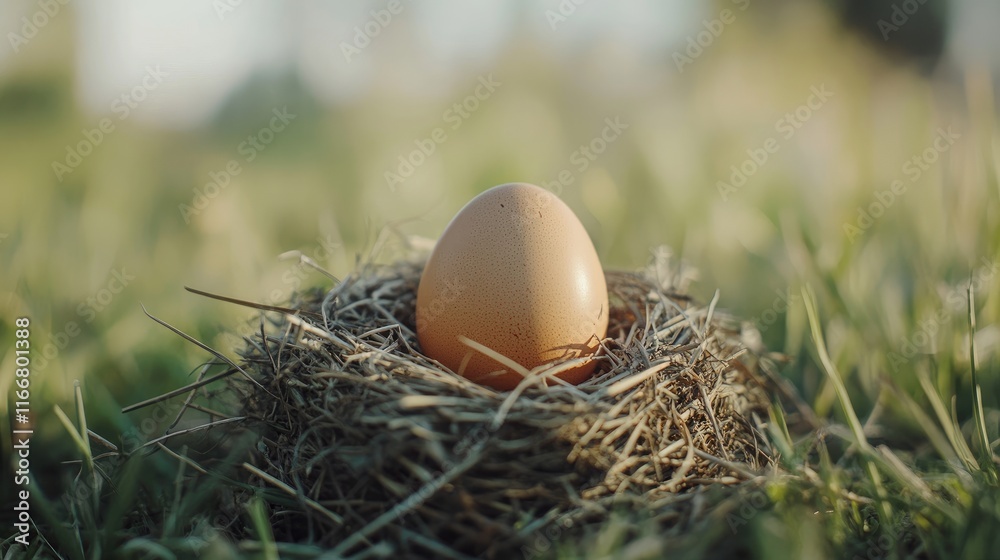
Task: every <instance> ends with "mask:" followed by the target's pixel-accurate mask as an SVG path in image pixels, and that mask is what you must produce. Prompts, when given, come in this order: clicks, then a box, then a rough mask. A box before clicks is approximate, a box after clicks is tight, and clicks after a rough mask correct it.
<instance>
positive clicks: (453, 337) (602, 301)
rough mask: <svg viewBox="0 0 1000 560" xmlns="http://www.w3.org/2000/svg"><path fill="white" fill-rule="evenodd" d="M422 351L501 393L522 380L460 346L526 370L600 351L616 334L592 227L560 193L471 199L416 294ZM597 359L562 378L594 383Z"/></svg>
mask: <svg viewBox="0 0 1000 560" xmlns="http://www.w3.org/2000/svg"><path fill="white" fill-rule="evenodd" d="M416 322H417V325H416V326H417V338H418V339H419V341H420V346H421V348H422V350H423V352H424V353H425V354H426V355H427V356H429V357H431V358H433V359H435V360H437V361H439V362H440V363H441V364H443V365H445V366H446V367H448V368H449V369H451V370H452V371H454V372H456V373H458V374H460V375H463V376H465V377H467V378H469V379H471V380H473V381H477V382H479V383H482V384H484V385H488V386H490V387H493V388H495V389H499V390H510V389H512V388H514V387H515V386H516V385H517V384H518V383H519V382H520V381H521V375H520V374H518V373H516V372H512V371H509V370H508V368H506V367H505V366H503V365H502V364H500V363H499V362H497V361H496V360H493V359H492V358H488V357H486V356H485V355H483V354H482V353H480V352H477V351H475V350H473V349H472V348H470V347H469V346H467V345H465V344H463V343H462V342H460V341H459V336H465V337H466V338H469V339H471V340H474V341H476V342H479V343H480V344H483V345H484V346H487V347H489V348H491V349H493V350H495V351H497V352H499V353H500V354H503V355H505V356H507V357H508V358H511V359H512V360H514V361H515V362H516V363H518V364H520V365H522V366H524V367H525V368H527V369H531V368H534V367H535V366H538V365H541V364H544V363H550V362H555V361H563V360H566V359H571V358H578V357H583V356H589V355H593V354H594V352H595V351H596V350H597V348H598V344H599V341H600V340H601V339H603V338H604V336H605V335H606V334H607V328H608V288H607V284H606V283H605V279H604V270H603V268H602V267H601V263H600V260H599V259H598V257H597V252H596V251H595V250H594V245H593V243H592V242H591V241H590V237H589V236H588V235H587V231H586V230H585V229H584V227H583V224H581V223H580V220H579V219H577V217H576V215H575V214H573V211H572V210H570V208H569V207H568V206H566V204H565V203H564V202H563V201H562V200H560V199H559V198H558V197H556V196H555V195H553V194H552V193H550V192H549V191H546V190H545V189H542V188H540V187H536V186H535V185H530V184H527V183H508V184H505V185H500V186H497V187H493V188H492V189H489V190H487V191H485V192H483V193H482V194H480V195H479V196H477V197H476V198H474V199H473V200H472V201H470V202H469V203H468V204H467V205H466V206H465V207H464V208H462V210H461V211H460V212H459V213H458V214H457V215H456V216H455V217H454V219H452V221H451V223H450V224H448V227H447V229H445V232H444V233H443V234H442V235H441V239H440V240H439V241H438V243H437V245H436V246H435V248H434V251H433V252H432V254H431V256H430V259H429V260H428V261H427V265H426V267H425V268H424V271H423V274H422V276H421V278H420V287H419V288H418V290H417V311H416ZM595 366H596V362H595V361H593V360H591V361H589V362H587V363H586V364H584V365H581V366H579V367H576V368H573V369H570V370H567V371H565V372H563V373H561V374H559V377H560V378H562V379H564V380H566V381H568V382H570V383H573V384H578V383H580V382H582V381H583V380H585V379H587V377H589V376H590V375H591V374H592V373H593V371H594V367H595Z"/></svg>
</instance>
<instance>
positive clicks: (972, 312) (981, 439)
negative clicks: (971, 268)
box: [968, 278, 997, 484]
mask: <svg viewBox="0 0 1000 560" xmlns="http://www.w3.org/2000/svg"><path fill="white" fill-rule="evenodd" d="M975 298H976V294H975V292H974V291H973V290H972V279H971V278H970V279H969V287H968V302H969V367H970V368H971V370H972V399H973V400H972V412H973V415H974V416H975V422H976V430H975V431H976V438H977V440H978V443H979V454H980V457H979V467H980V468H981V469H982V470H983V472H984V473H986V475H987V476H988V477H989V479H990V482H992V483H994V484H996V482H997V471H996V465H994V464H993V450H992V449H991V448H990V438H989V436H987V435H986V415H985V414H984V413H983V389H982V387H980V386H979V379H978V377H977V374H976V305H975V303H976V301H975Z"/></svg>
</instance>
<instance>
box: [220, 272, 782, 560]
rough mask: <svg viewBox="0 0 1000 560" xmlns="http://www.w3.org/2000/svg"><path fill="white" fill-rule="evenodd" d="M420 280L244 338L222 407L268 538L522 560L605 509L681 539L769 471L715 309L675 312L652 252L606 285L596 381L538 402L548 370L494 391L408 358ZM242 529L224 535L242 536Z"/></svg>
mask: <svg viewBox="0 0 1000 560" xmlns="http://www.w3.org/2000/svg"><path fill="white" fill-rule="evenodd" d="M422 267H423V259H422V258H420V257H412V258H406V259H403V260H401V261H398V262H395V263H393V264H388V265H385V264H382V265H377V264H362V265H359V267H358V268H357V269H356V270H355V271H354V272H352V273H351V274H350V275H349V276H348V277H347V278H345V279H343V280H342V281H338V282H336V284H335V285H334V286H333V288H332V289H329V290H313V291H308V292H303V293H300V294H297V295H296V296H295V297H293V301H292V303H291V305H290V306H289V307H288V308H276V307H270V308H266V309H265V313H264V314H265V316H266V317H267V319H268V322H267V325H268V326H267V328H262V329H261V330H260V331H259V332H258V333H257V334H256V335H255V336H252V337H248V338H247V346H246V348H245V349H244V350H243V352H242V361H241V363H240V364H239V369H240V370H242V372H241V373H243V374H245V375H239V376H233V377H231V381H230V382H229V386H228V389H227V390H228V391H233V392H235V394H236V395H238V396H239V398H240V401H241V402H242V403H243V405H242V408H243V410H240V411H238V412H237V414H236V415H237V416H239V417H243V418H245V420H243V421H242V422H241V423H242V424H243V425H244V427H251V428H252V429H253V430H254V431H255V433H257V434H258V437H259V442H258V444H257V445H256V448H255V451H254V452H253V453H252V456H251V457H250V458H249V459H247V462H246V463H245V464H244V469H243V470H242V473H243V476H244V477H245V478H244V480H243V482H244V483H248V484H249V485H250V487H259V488H266V489H268V490H270V491H277V492H280V493H287V494H288V495H290V496H291V497H292V498H291V499H289V500H287V503H286V504H284V505H277V504H274V503H272V504H270V509H269V521H270V523H271V528H272V530H273V535H274V538H275V539H276V540H277V541H279V542H298V543H304V542H310V543H313V544H316V545H320V546H323V547H325V548H329V549H332V552H333V556H350V555H356V554H359V553H362V555H364V554H363V552H362V551H369V552H373V551H377V552H378V554H379V555H388V556H389V557H409V556H415V557H442V558H448V557H454V558H461V557H468V556H484V555H485V556H488V557H510V556H511V554H512V553H517V554H522V553H523V554H525V555H529V556H530V555H533V554H535V553H538V554H541V552H540V551H538V550H536V549H533V548H532V547H538V546H545V547H547V546H548V542H549V541H548V538H547V537H546V536H551V537H553V538H554V540H558V538H569V537H570V536H571V535H572V534H573V532H574V531H578V532H583V531H586V530H587V528H588V527H590V528H593V527H595V526H598V525H600V524H602V523H605V522H607V520H608V519H609V518H610V517H611V516H612V515H613V514H614V512H616V511H617V510H620V509H622V508H625V509H633V510H635V509H636V508H640V507H641V508H644V511H647V512H651V513H652V515H653V516H654V517H655V516H657V515H659V516H660V518H661V520H666V521H670V522H672V523H675V524H676V523H677V522H681V521H684V522H692V520H693V519H694V517H697V516H698V515H699V512H698V511H697V510H698V509H699V508H698V506H697V505H694V506H692V505H691V504H692V502H697V499H695V500H692V498H697V496H698V495H699V494H701V495H704V494H706V493H707V491H708V490H709V489H711V488H718V487H719V486H721V485H729V486H732V485H738V484H741V483H742V482H744V481H748V480H751V479H758V477H759V475H760V473H761V472H762V471H763V470H764V469H765V467H767V466H768V465H770V463H771V459H770V457H771V451H770V448H769V446H768V445H767V442H766V440H765V436H764V434H763V432H764V430H763V429H762V427H761V425H762V420H761V418H766V416H767V412H766V409H767V405H768V399H767V395H766V392H765V389H764V388H763V386H762V384H761V382H760V381H759V379H758V376H757V372H756V370H755V367H756V366H754V365H753V364H754V363H755V360H753V359H752V358H753V356H752V355H751V354H750V353H749V352H748V351H747V350H746V349H745V348H744V347H743V346H742V345H741V344H740V342H739V337H740V332H739V328H738V323H736V322H735V321H733V320H732V319H731V318H727V317H724V316H722V314H721V313H720V312H718V311H717V310H716V309H715V303H716V299H717V297H718V295H716V299H713V301H712V302H711V304H710V305H708V306H707V307H705V306H700V305H696V304H695V303H694V302H693V301H691V300H690V299H689V298H688V297H687V296H685V295H683V292H684V291H686V287H687V283H688V280H689V279H690V276H689V275H688V274H686V273H685V271H684V270H683V269H681V268H680V267H679V266H678V265H676V264H675V263H672V262H671V261H670V259H669V256H667V255H665V254H664V253H660V256H659V258H656V259H654V262H653V263H652V264H651V265H650V266H649V267H648V268H647V269H646V270H643V271H642V272H638V273H624V272H608V273H607V281H608V288H609V292H610V297H611V307H612V308H611V314H610V325H609V331H608V337H607V338H606V339H605V340H604V341H603V343H602V347H601V351H600V353H601V355H602V358H601V361H602V364H601V365H600V367H599V368H598V373H597V375H595V377H593V378H592V379H590V380H588V381H586V382H584V383H583V384H581V385H578V386H571V385H567V384H565V383H561V382H558V380H557V384H556V385H553V386H546V383H545V379H554V378H553V377H552V375H553V374H554V373H556V372H557V371H558V369H557V368H558V366H557V367H556V368H550V369H549V370H548V371H532V372H526V373H528V379H527V380H526V381H525V382H523V383H522V384H521V385H520V386H519V387H518V388H517V389H516V390H514V391H511V392H497V391H494V390H492V389H490V388H487V387H483V386H480V385H478V384H475V383H472V382H470V381H468V380H466V379H464V378H462V377H459V376H457V375H455V374H453V373H451V372H449V371H447V370H446V369H444V368H442V366H440V365H439V364H437V363H436V362H434V361H433V360H431V359H429V358H427V357H426V356H424V355H423V354H421V353H420V349H419V347H418V344H417V341H416V336H415V334H414V304H415V298H416V288H417V284H418V282H419V279H420V273H421V270H422ZM331 278H332V276H331ZM231 301H235V300H231ZM258 307H260V306H258ZM467 343H468V344H469V345H470V346H472V347H473V348H475V349H476V350H478V351H483V352H487V353H489V352H491V351H490V350H489V349H488V344H489V341H468V342H467ZM495 357H496V358H497V359H503V358H502V357H501V356H495ZM511 367H514V368H519V367H520V366H518V365H517V364H511ZM231 371H234V372H235V371H236V370H233V369H231ZM235 492H236V494H237V495H236V500H234V501H235V502H239V501H241V500H240V498H241V496H240V494H243V496H242V498H243V499H244V500H247V499H249V497H250V494H251V493H252V490H247V489H246V486H243V487H242V488H241V487H239V486H237V487H235ZM685 520H686V521H685ZM714 522H717V523H722V524H724V523H725V521H724V520H721V519H716V520H715V521H714ZM241 525H243V524H241V523H235V524H232V525H231V526H230V529H229V530H230V531H231V532H232V533H233V535H232V536H234V537H236V538H243V537H246V536H247V535H245V534H242V533H241V530H240V529H239V527H240V526H241ZM540 539H541V540H540ZM539 543H541V544H539Z"/></svg>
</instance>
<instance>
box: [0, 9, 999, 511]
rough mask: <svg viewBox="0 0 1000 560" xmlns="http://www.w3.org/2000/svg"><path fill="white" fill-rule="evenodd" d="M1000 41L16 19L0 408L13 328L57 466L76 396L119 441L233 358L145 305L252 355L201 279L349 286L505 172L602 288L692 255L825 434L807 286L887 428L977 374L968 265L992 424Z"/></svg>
mask: <svg viewBox="0 0 1000 560" xmlns="http://www.w3.org/2000/svg"><path fill="white" fill-rule="evenodd" d="M998 23H1000V4H998V3H997V2H995V1H994V0H955V1H950V2H949V1H945V0H895V1H884V2H864V1H861V0H853V1H849V0H842V1H835V0H829V1H823V0H809V1H797V2H791V1H786V2H782V1H777V0H732V1H730V0H723V1H717V2H697V1H695V0H670V1H666V2H653V1H644V2H632V3H628V4H627V5H621V4H612V3H610V2H601V1H597V0H590V1H584V0H575V1H574V0H544V1H542V2H527V1H519V2H501V1H499V0H491V1H482V2H475V3H470V2H460V1H458V0H450V1H443V2H434V3H416V2H409V1H406V0H400V1H397V0H391V1H385V0H376V1H372V2H351V3H348V2H320V1H310V0H299V1H294V2H243V1H241V0H214V1H212V2H205V1H200V0H172V1H170V2H161V1H152V0H103V1H98V0H65V1H63V0H38V1H33V0H32V1H29V0H15V1H5V2H3V3H2V4H0V33H2V34H3V37H4V40H3V41H2V42H0V43H2V44H0V270H2V274H0V318H2V320H0V341H2V344H0V396H2V397H3V398H2V399H0V412H3V416H4V418H5V419H6V418H7V417H9V414H10V409H9V408H8V407H9V403H10V401H11V400H12V397H11V393H10V388H11V386H12V381H13V370H14V365H13V352H12V351H11V350H12V348H13V342H12V341H13V334H12V332H13V320H14V318H15V317H19V316H28V317H30V318H31V320H32V329H33V330H32V333H33V334H32V336H33V339H32V340H33V343H34V348H35V367H34V374H33V390H34V392H33V396H32V403H33V404H32V407H33V411H34V412H35V414H36V426H37V430H38V433H37V435H36V449H37V450H38V451H36V453H37V454H38V455H37V456H36V457H37V458H36V462H37V464H38V465H39V466H38V469H39V471H38V474H37V476H39V477H42V478H43V479H44V476H45V475H44V473H45V472H46V470H48V471H56V470H58V469H59V467H58V465H57V464H56V460H58V459H64V458H67V457H71V456H73V454H74V451H73V448H72V447H71V446H70V444H69V443H68V440H67V438H66V437H65V431H64V430H63V428H62V427H61V426H60V425H59V423H58V422H57V421H56V420H55V419H54V418H53V416H52V415H51V414H49V412H50V410H51V406H52V405H53V404H59V405H60V406H61V407H63V408H65V409H69V408H71V406H72V390H73V382H74V380H81V381H82V382H83V392H84V396H85V401H86V402H87V406H88V417H89V418H90V422H91V428H92V429H94V430H95V431H98V432H99V433H104V434H105V435H107V436H108V437H109V438H113V437H114V436H115V434H117V433H120V432H122V431H126V430H129V429H130V428H131V427H133V426H134V425H140V423H141V422H142V421H143V420H144V419H145V418H146V416H145V414H146V413H145V412H142V411H140V412H138V413H134V414H132V415H122V414H121V413H120V408H121V407H122V406H124V405H127V404H131V403H134V402H137V401H140V400H143V399H146V398H149V397H152V396H154V395H157V394H160V393H162V392H165V391H167V390H170V389H173V388H176V387H179V386H181V385H183V384H185V383H187V382H188V381H189V380H190V374H191V372H192V371H193V370H194V369H195V368H196V367H197V366H198V365H199V364H201V363H202V362H204V361H205V360H206V359H207V358H209V356H208V355H207V354H206V353H205V352H203V351H201V350H199V349H198V348H196V347H194V346H193V345H191V344H189V343H186V342H184V341H183V340H181V339H180V338H179V337H177V336H175V335H173V334H172V333H170V332H168V331H167V330H165V329H164V328H162V327H161V326H159V325H157V324H155V323H154V322H153V321H151V320H150V319H148V318H147V317H146V316H145V315H144V314H143V313H142V309H141V307H140V304H142V305H145V307H146V308H147V309H148V310H149V311H150V313H152V314H154V315H156V316H158V317H160V318H162V319H164V320H166V321H168V322H170V323H171V324H173V325H175V326H176V327H178V328H180V329H181V330H184V331H185V332H188V333H190V334H191V335H193V336H195V337H197V338H199V339H200V340H203V341H204V342H206V343H207V344H209V345H211V346H213V347H214V348H217V349H219V350H221V351H222V352H223V353H226V354H227V355H230V356H233V355H234V349H235V348H236V345H237V344H238V343H239V339H238V337H237V336H236V334H234V333H237V332H238V329H239V328H241V327H243V326H244V325H253V323H252V317H253V315H252V314H251V313H248V312H247V310H245V309H242V308H239V307H236V306H232V305H226V304H223V303H220V302H216V301H212V300H209V299H205V298H202V297H198V296H195V295H193V294H190V293H188V292H186V291H185V290H184V289H183V287H184V286H193V287H196V288H200V289H204V290H207V291H211V292H216V293H223V294H226V295H230V296H233V297H238V298H243V299H248V300H254V301H260V302H263V303H277V304H281V303H282V302H284V301H285V300H287V298H288V297H289V296H290V294H291V293H292V292H293V291H294V290H295V289H298V288H300V287H305V286H312V285H329V280H328V279H327V278H325V277H323V276H322V275H319V274H317V273H315V272H314V271H312V270H310V269H308V268H306V267H303V266H301V265H299V264H298V261H297V260H294V259H293V260H282V259H279V255H281V254H282V253H284V252H287V251H293V250H298V251H301V252H302V253H303V254H305V255H307V256H310V257H312V258H314V259H315V260H316V261H317V262H319V263H320V264H322V265H323V266H325V267H326V268H327V270H329V271H330V272H332V273H333V274H334V275H336V276H338V277H343V276H344V275H346V274H347V273H349V272H350V271H351V270H352V269H353V267H354V265H355V262H356V259H357V258H358V255H361V256H362V258H365V256H366V255H368V254H369V253H370V252H371V250H372V248H373V246H374V245H375V237H376V234H377V233H378V232H379V231H382V230H384V229H386V228H391V229H393V230H395V231H398V232H400V233H403V234H405V235H414V236H420V237H423V238H426V239H428V240H433V239H435V238H436V237H437V236H438V235H440V233H441V232H442V230H443V229H444V227H445V225H446V224H447V223H448V221H449V220H450V219H451V217H452V216H453V215H454V214H455V213H456V212H457V211H458V210H459V209H460V208H461V207H462V206H463V205H464V204H465V203H466V202H467V201H468V200H469V199H471V198H472V197H473V196H475V195H476V194H478V193H479V192H481V191H483V190H485V189H487V188H489V187H491V186H493V185H496V184H500V183H504V182H511V181H527V182H532V183H535V184H539V185H543V186H545V187H546V188H548V189H550V190H552V191H553V192H555V193H556V194H558V195H559V196H560V197H561V198H562V199H563V200H564V201H565V202H566V203H567V204H569V206H570V207H572V208H573V210H574V211H575V212H576V213H577V215H578V216H579V217H580V219H581V220H582V222H583V223H584V225H585V226H586V228H587V230H588V231H589V232H590V234H591V237H592V239H593V241H594V243H595V245H596V247H597V249H598V252H599V254H600V256H601V258H602V261H603V262H604V264H605V266H606V267H609V268H624V269H636V268H640V267H642V266H645V265H646V264H647V262H649V260H650V259H651V257H652V256H654V255H657V254H662V252H663V251H666V250H667V249H664V247H669V251H671V252H672V254H673V255H675V256H676V257H679V258H683V259H684V260H686V261H688V262H690V263H691V264H692V265H694V266H695V267H697V269H698V270H699V271H700V275H699V279H698V282H697V283H696V284H695V285H694V292H695V294H694V295H695V296H696V297H698V298H700V299H703V300H708V299H711V297H712V296H713V294H714V293H715V291H716V290H719V291H720V294H721V295H720V306H721V307H724V308H726V309H728V310H731V311H733V312H734V313H737V314H739V315H740V316H742V317H744V318H745V319H746V320H747V321H748V324H753V325H755V326H756V327H757V329H758V330H759V331H760V333H761V338H760V341H759V342H760V343H763V344H766V345H767V346H768V347H769V348H771V349H774V350H777V351H783V352H787V353H788V354H790V355H792V356H793V359H792V361H791V362H790V363H789V365H788V367H787V369H786V371H785V372H784V374H785V375H786V376H787V377H788V378H789V379H791V380H792V381H793V382H794V383H795V384H796V385H797V386H798V387H799V389H800V390H801V391H802V392H803V394H804V395H805V396H806V399H807V400H808V401H809V402H810V403H811V404H813V405H814V406H815V407H816V409H817V412H819V413H820V414H821V415H823V414H831V413H832V412H831V411H832V410H833V403H834V400H833V392H832V390H831V388H830V387H829V386H828V385H827V383H826V380H825V377H824V376H823V374H822V373H821V372H820V370H819V369H818V368H817V367H816V366H815V365H814V364H813V363H812V361H811V359H810V352H811V350H810V349H809V348H810V347H809V346H808V343H807V342H808V334H807V326H806V323H805V314H804V310H803V306H802V303H801V298H800V297H799V296H798V294H799V293H800V289H801V286H802V285H803V284H804V283H805V282H809V283H810V284H811V285H813V287H814V288H816V289H817V291H818V292H819V294H820V296H821V307H822V310H823V314H824V321H825V328H826V334H827V337H828V339H829V340H828V342H829V345H830V349H831V354H833V356H834V359H835V360H836V361H837V362H838V363H839V364H840V365H841V366H842V367H843V369H844V372H845V375H846V376H847V378H848V383H849V388H850V390H851V391H852V394H853V395H854V396H855V399H856V400H855V406H856V407H857V408H858V411H859V414H860V415H862V416H863V417H867V416H868V414H869V413H870V412H871V411H872V410H874V409H878V408H888V409H891V408H892V402H891V401H887V400H885V399H884V398H883V397H882V395H883V392H882V388H881V387H882V381H883V380H884V379H885V376H889V377H891V378H893V379H895V380H896V381H897V382H898V383H899V384H900V385H901V386H903V387H904V388H909V389H912V388H913V387H915V386H916V381H915V380H914V376H913V372H914V371H915V370H916V369H918V368H927V369H930V370H932V371H940V370H942V369H943V368H942V366H940V364H941V362H949V363H951V362H954V363H957V364H959V365H960V364H961V363H962V360H963V359H964V360H965V363H966V364H967V360H968V353H967V351H964V352H965V353H964V354H963V351H962V350H961V349H962V348H963V347H962V344H963V341H964V340H967V338H963V337H967V336H968V329H967V324H966V320H967V311H966V307H965V305H966V304H965V295H964V290H965V287H966V286H967V285H968V284H969V279H970V276H972V277H974V278H975V279H976V281H975V288H976V297H977V308H978V313H979V315H978V321H979V326H980V330H979V333H978V334H977V342H978V343H979V352H980V360H981V361H982V362H983V364H982V371H981V374H982V375H983V376H984V380H983V383H984V399H985V403H986V406H987V407H988V408H994V409H995V408H996V406H997V394H998V392H1000V383H998V380H997V378H998V375H997V371H998V368H997V359H996V354H997V349H998V346H1000V332H998V330H997V328H996V326H995V322H996V319H997V317H998V315H1000V281H998V278H997V275H996V262H997V259H998V257H1000V253H998V243H1000V205H998V203H997V202H998V197H1000V187H998V182H997V174H998V172H1000V142H998V136H997V134H996V125H997V118H996V108H997V103H996V96H995V93H994V92H995V86H996V85H997V76H1000V35H998V34H997V33H996V31H995V30H996V26H997V24H998ZM390 245H391V244H390ZM390 249H391V246H390ZM378 258H379V259H381V260H391V259H392V258H394V255H393V253H392V251H391V250H389V251H388V252H385V251H383V252H380V253H379V255H378ZM921 333H923V334H921ZM750 342H751V343H755V342H754V341H752V340H751V341H750ZM894 354H895V355H896V356H898V358H899V359H898V360H896V359H895V358H894V357H893V356H894ZM963 355H964V358H963ZM945 369H947V371H948V372H951V373H947V374H940V375H937V376H936V377H935V383H936V385H937V386H938V388H939V389H940V390H941V391H942V393H943V394H945V395H949V394H952V393H954V392H958V393H959V394H961V395H966V394H967V392H968V389H969V378H968V372H967V368H966V369H964V370H963V368H962V367H957V366H956V367H955V368H951V367H949V368H945ZM962 371H964V373H962ZM970 414H971V412H970V409H969V404H968V402H967V399H964V400H960V401H959V404H958V415H959V417H960V418H962V419H965V418H968V417H969V415H970ZM887 418H888V419H887V420H886V421H887V422H889V423H891V422H898V423H899V424H900V430H899V432H898V434H899V437H900V438H905V437H906V434H907V433H912V432H907V427H908V426H909V424H908V422H907V421H906V420H905V418H902V417H899V418H897V419H895V420H894V419H893V417H892V416H891V415H890V416H887ZM995 423H996V421H995V420H994V424H995ZM993 437H996V435H994V436H993ZM0 438H3V439H2V440H0V443H2V444H3V447H4V448H5V455H6V452H7V451H8V450H9V445H10V441H9V434H8V433H7V430H4V431H3V433H2V434H0ZM43 458H44V459H43ZM43 465H44V466H43ZM7 466H8V465H4V468H6V467H7ZM3 486H4V489H3V492H4V493H5V495H6V492H7V491H8V488H7V486H8V485H6V484H5V485H3Z"/></svg>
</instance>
